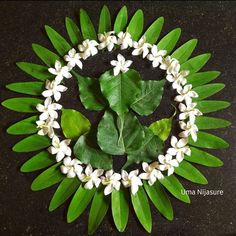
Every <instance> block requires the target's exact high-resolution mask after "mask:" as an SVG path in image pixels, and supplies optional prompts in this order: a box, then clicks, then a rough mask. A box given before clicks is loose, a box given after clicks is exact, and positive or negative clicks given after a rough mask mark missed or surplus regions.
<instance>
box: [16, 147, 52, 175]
mask: <svg viewBox="0 0 236 236" xmlns="http://www.w3.org/2000/svg"><path fill="white" fill-rule="evenodd" d="M55 162H56V160H55V158H54V156H53V155H52V154H50V153H49V152H48V151H42V152H40V153H38V154H36V155H35V156H33V157H31V158H30V159H29V160H28V161H26V162H25V163H24V164H23V165H22V166H21V168H20V171H21V172H32V171H36V170H40V169H43V168H45V167H49V166H51V165H52V164H54V163H55Z"/></svg>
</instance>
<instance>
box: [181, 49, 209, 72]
mask: <svg viewBox="0 0 236 236" xmlns="http://www.w3.org/2000/svg"><path fill="white" fill-rule="evenodd" d="M210 57H211V54H210V53H205V54H201V55H198V56H196V57H193V58H191V59H189V60H188V61H186V62H185V63H183V64H182V65H181V70H188V71H189V72H190V74H193V73H196V72H198V71H199V70H200V69H202V67H203V66H204V65H205V64H206V63H207V62H208V60H209V59H210Z"/></svg>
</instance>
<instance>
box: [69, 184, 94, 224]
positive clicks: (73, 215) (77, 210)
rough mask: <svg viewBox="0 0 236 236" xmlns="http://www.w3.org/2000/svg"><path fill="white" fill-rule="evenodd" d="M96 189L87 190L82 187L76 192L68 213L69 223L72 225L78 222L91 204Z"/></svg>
mask: <svg viewBox="0 0 236 236" xmlns="http://www.w3.org/2000/svg"><path fill="white" fill-rule="evenodd" d="M95 192H96V188H93V189H90V190H89V189H85V188H83V186H82V185H80V187H79V188H78V190H77V191H76V193H75V195H74V197H73V198H72V200H71V203H70V205H69V208H68V212H67V222H68V223H71V222H73V221H74V220H76V219H77V218H78V217H79V216H80V215H81V214H82V213H83V212H84V210H85V209H86V207H87V206H88V204H89V202H90V201H91V200H92V198H93V196H94V194H95Z"/></svg>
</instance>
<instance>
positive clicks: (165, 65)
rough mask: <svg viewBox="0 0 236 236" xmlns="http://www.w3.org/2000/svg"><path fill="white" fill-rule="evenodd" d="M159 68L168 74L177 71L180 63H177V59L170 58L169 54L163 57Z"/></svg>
mask: <svg viewBox="0 0 236 236" xmlns="http://www.w3.org/2000/svg"><path fill="white" fill-rule="evenodd" d="M160 69H162V70H166V73H167V74H168V75H169V74H172V73H176V72H179V70H180V64H179V61H178V60H176V59H175V58H171V56H167V57H165V58H163V60H162V62H161V65H160Z"/></svg>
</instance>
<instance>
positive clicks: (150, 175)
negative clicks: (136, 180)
mask: <svg viewBox="0 0 236 236" xmlns="http://www.w3.org/2000/svg"><path fill="white" fill-rule="evenodd" d="M142 167H143V170H144V171H145V172H146V173H141V174H140V175H139V177H140V178H141V179H146V180H148V184H149V185H153V184H154V183H155V182H156V180H157V179H162V178H164V176H163V174H162V173H161V171H159V170H157V168H158V167H159V164H158V163H157V162H156V161H155V162H153V163H151V164H150V165H148V163H146V162H143V163H142Z"/></svg>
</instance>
